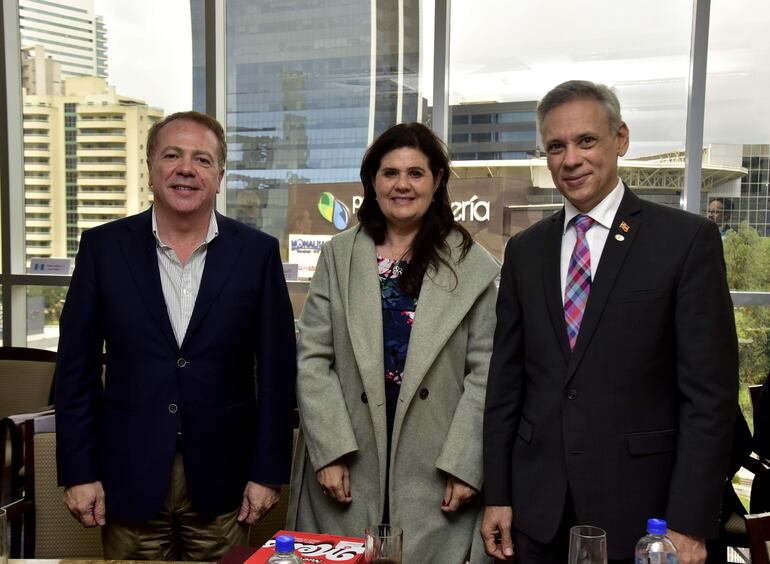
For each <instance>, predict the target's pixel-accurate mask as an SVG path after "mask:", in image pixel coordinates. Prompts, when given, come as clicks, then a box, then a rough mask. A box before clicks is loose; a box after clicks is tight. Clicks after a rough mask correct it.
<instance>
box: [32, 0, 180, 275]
mask: <svg viewBox="0 0 770 564" xmlns="http://www.w3.org/2000/svg"><path fill="white" fill-rule="evenodd" d="M77 4H78V7H75V6H74V5H73V6H72V7H67V3H62V5H61V6H60V7H59V8H57V9H56V10H45V11H41V10H36V9H35V6H36V5H37V4H35V3H34V2H27V1H25V0H21V2H20V4H19V17H20V18H21V27H20V33H21V43H22V50H21V53H20V57H21V64H22V87H23V88H24V97H23V122H24V162H25V166H24V186H25V188H24V189H25V199H26V204H25V210H24V211H25V217H26V223H25V254H26V259H27V268H29V267H30V266H31V263H32V261H33V260H44V259H47V258H72V257H74V255H75V253H76V252H77V248H78V242H79V240H80V234H81V233H82V232H83V231H84V230H85V229H88V228H90V227H95V226H97V225H100V224H101V223H104V222H105V221H111V220H113V219H118V218H120V217H123V216H126V215H129V214H133V213H137V212H139V211H142V210H144V209H146V208H147V206H148V205H149V204H150V201H151V197H150V191H149V190H148V189H147V185H146V183H147V177H146V176H145V174H144V173H145V169H146V166H147V164H146V163H145V160H144V157H143V154H142V153H143V146H144V142H145V139H146V136H147V130H148V129H149V127H150V126H151V125H152V123H154V122H155V121H157V120H159V119H161V118H162V117H163V116H164V115H166V114H167V113H170V112H173V111H178V110H183V109H189V108H190V107H191V101H192V64H191V60H192V59H191V36H190V25H189V22H190V2H189V1H185V0H170V1H168V2H163V3H161V4H158V3H157V2H150V1H149V0H138V1H135V2H110V1H108V0H83V1H81V2H78V3H77ZM159 11H160V12H162V13H160V14H159V13H158V12H159ZM33 12H34V17H32V13H33ZM52 29H56V30H62V29H66V30H68V31H67V33H66V34H65V33H60V32H57V31H52ZM138 34H140V35H141V38H142V39H141V41H137V36H138ZM164 53H165V54H172V53H173V57H171V56H166V55H164ZM76 57H77V61H76V60H75V59H76ZM158 77H163V80H159V79H158ZM41 209H45V213H41V211H40V210H41Z"/></svg>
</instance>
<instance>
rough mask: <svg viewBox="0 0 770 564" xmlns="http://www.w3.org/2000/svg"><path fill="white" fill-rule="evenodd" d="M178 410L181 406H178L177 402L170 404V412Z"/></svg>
mask: <svg viewBox="0 0 770 564" xmlns="http://www.w3.org/2000/svg"><path fill="white" fill-rule="evenodd" d="M177 411H179V407H177V405H176V404H175V403H170V404H168V412H169V413H176V412H177Z"/></svg>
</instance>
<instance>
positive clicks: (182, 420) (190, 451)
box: [56, 210, 296, 520]
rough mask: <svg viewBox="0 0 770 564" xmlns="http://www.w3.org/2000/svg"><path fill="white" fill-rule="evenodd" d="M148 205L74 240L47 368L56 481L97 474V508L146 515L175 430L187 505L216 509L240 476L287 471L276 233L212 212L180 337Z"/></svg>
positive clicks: (284, 298) (234, 492)
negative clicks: (51, 374)
mask: <svg viewBox="0 0 770 564" xmlns="http://www.w3.org/2000/svg"><path fill="white" fill-rule="evenodd" d="M151 213H152V212H151V210H147V211H145V212H143V213H140V214H138V215H134V216H131V217H127V218H125V219H120V220H117V221H114V222H111V223H108V224H105V225H102V226H100V227H96V228H94V229H91V230H89V231H86V232H85V233H83V236H82V238H81V241H80V250H79V252H78V255H77V259H76V266H75V271H74V273H73V276H72V281H71V283H70V287H69V291H68V293H67V300H66V303H65V305H64V310H63V311H62V315H61V336H60V338H59V352H58V358H57V367H56V425H57V463H58V475H59V483H60V485H64V486H69V485H75V484H81V483H86V482H92V481H95V480H101V481H102V483H103V485H104V489H105V498H106V504H107V519H110V517H118V518H122V519H130V520H147V519H150V518H152V517H154V516H156V515H157V513H158V512H159V511H160V509H161V507H162V504H163V500H164V497H165V494H166V490H167V487H168V482H169V478H170V475H171V465H172V462H173V457H174V451H175V448H176V445H177V431H181V432H182V437H183V441H182V451H183V457H184V465H185V476H186V480H187V486H188V492H189V495H190V498H191V500H192V503H193V507H194V508H195V509H196V511H198V512H200V513H202V514H203V515H206V516H215V515H220V514H223V513H226V512H229V511H233V510H234V509H236V508H237V507H238V506H239V505H240V502H241V499H242V494H243V489H244V487H245V485H246V482H247V481H249V480H251V481H254V482H259V483H262V484H281V483H285V482H287V481H288V478H289V472H290V466H291V450H292V423H291V422H292V410H293V408H294V406H295V395H294V388H295V379H296V356H295V355H296V351H295V337H294V316H293V314H292V309H291V303H290V301H289V294H288V290H287V287H286V282H285V280H284V276H283V269H282V266H281V258H280V255H279V250H278V241H277V240H276V239H275V238H273V237H271V236H269V235H267V234H265V233H262V232H260V231H258V230H256V229H253V228H250V227H248V226H246V225H243V224H241V223H239V222H237V221H234V220H232V219H228V218H226V217H224V216H222V215H220V214H217V223H218V227H219V234H218V236H217V237H216V238H215V239H213V240H212V241H211V243H209V245H208V250H207V254H206V264H205V267H204V271H203V276H202V279H201V285H200V290H199V293H198V297H197V300H196V302H195V307H194V310H193V314H192V318H191V319H190V324H189V327H188V329H187V333H186V335H185V338H184V342H183V343H182V345H181V346H179V345H177V342H176V339H175V337H174V333H173V330H172V327H171V322H170V321H169V318H168V313H167V309H166V304H165V301H164V298H163V290H162V288H161V282H160V272H159V269H158V259H157V254H156V241H155V238H154V236H153V233H152V215H151ZM103 350H104V351H106V359H107V361H106V367H105V369H106V371H105V376H104V385H102V378H101V375H102V352H103Z"/></svg>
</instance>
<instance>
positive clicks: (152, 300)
mask: <svg viewBox="0 0 770 564" xmlns="http://www.w3.org/2000/svg"><path fill="white" fill-rule="evenodd" d="M120 246H121V247H122V249H123V253H124V254H125V257H126V262H127V263H128V264H129V265H130V268H129V271H130V272H131V277H132V278H133V280H134V284H135V286H136V291H137V292H138V293H139V295H140V296H141V298H142V300H143V301H144V303H145V305H146V306H147V310H148V311H149V313H150V317H151V318H152V319H153V320H154V321H155V323H157V325H158V327H160V330H161V333H163V336H164V337H165V339H166V341H168V344H169V346H171V347H172V348H173V349H174V350H178V347H177V343H176V338H175V337H174V330H173V329H172V327H171V321H170V320H169V318H168V309H167V308H166V301H165V300H164V299H163V288H162V286H161V284H160V270H159V269H158V255H157V251H156V242H155V237H154V236H153V234H152V209H149V210H147V211H145V212H143V213H140V214H139V215H136V216H134V217H132V218H129V220H128V221H127V222H126V231H125V232H124V234H123V236H122V237H121V238H120Z"/></svg>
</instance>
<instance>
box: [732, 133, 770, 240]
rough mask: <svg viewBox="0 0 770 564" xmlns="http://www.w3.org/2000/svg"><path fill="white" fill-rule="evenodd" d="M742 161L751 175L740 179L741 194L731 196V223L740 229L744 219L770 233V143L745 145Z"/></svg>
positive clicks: (764, 234) (759, 229) (761, 232)
mask: <svg viewBox="0 0 770 564" xmlns="http://www.w3.org/2000/svg"><path fill="white" fill-rule="evenodd" d="M742 149H743V150H742V154H741V157H742V162H743V166H744V168H746V169H747V170H748V174H747V175H746V176H745V177H744V178H743V179H742V180H741V187H740V196H738V197H734V198H731V201H732V204H733V213H732V218H731V221H730V223H731V224H732V225H733V226H734V227H736V228H737V226H738V225H739V224H740V223H741V222H742V221H747V222H748V223H749V225H750V226H752V227H754V228H755V229H756V230H757V231H759V233H760V235H763V236H765V237H767V236H768V235H770V190H768V183H769V182H770V144H754V145H743V146H742Z"/></svg>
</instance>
